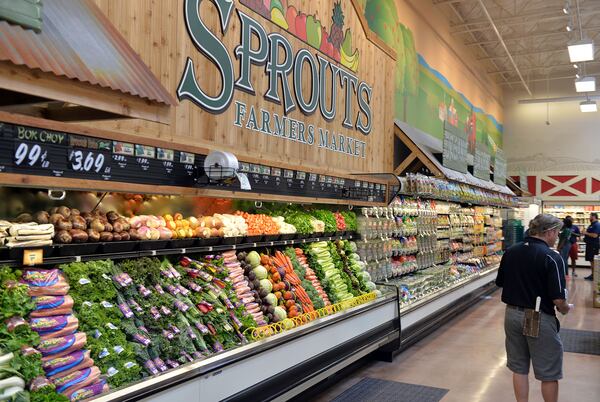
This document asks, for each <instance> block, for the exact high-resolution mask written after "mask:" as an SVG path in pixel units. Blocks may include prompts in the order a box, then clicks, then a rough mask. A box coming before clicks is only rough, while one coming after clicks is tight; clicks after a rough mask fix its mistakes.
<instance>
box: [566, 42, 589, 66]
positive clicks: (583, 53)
mask: <svg viewBox="0 0 600 402" xmlns="http://www.w3.org/2000/svg"><path fill="white" fill-rule="evenodd" d="M568 49H569V58H570V59H571V63H576V62H580V61H590V60H594V42H593V41H592V40H591V39H584V40H581V41H578V42H574V43H572V44H570V45H569V46H568Z"/></svg>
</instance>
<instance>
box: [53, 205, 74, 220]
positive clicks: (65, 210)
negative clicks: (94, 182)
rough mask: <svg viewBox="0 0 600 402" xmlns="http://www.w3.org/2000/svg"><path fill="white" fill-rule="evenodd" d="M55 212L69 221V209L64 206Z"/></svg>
mask: <svg viewBox="0 0 600 402" xmlns="http://www.w3.org/2000/svg"><path fill="white" fill-rule="evenodd" d="M56 212H57V213H59V214H61V215H62V216H63V217H64V218H65V219H69V218H70V217H71V209H69V208H68V207H65V206H64V205H63V206H61V207H58V211H56Z"/></svg>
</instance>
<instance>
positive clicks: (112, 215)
mask: <svg viewBox="0 0 600 402" xmlns="http://www.w3.org/2000/svg"><path fill="white" fill-rule="evenodd" d="M106 218H107V219H108V220H109V221H110V222H115V221H116V220H117V219H120V218H121V215H119V214H118V213H116V212H115V211H110V212H108V213H107V214H106Z"/></svg>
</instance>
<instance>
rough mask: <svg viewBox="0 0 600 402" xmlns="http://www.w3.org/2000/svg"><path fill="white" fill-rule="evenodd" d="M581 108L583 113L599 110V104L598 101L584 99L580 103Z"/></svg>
mask: <svg viewBox="0 0 600 402" xmlns="http://www.w3.org/2000/svg"><path fill="white" fill-rule="evenodd" d="M579 110H581V111H582V112H583V113H590V112H597V111H598V105H597V104H596V101H591V100H588V101H583V102H581V103H579Z"/></svg>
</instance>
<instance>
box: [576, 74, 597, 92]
mask: <svg viewBox="0 0 600 402" xmlns="http://www.w3.org/2000/svg"><path fill="white" fill-rule="evenodd" d="M575 90H576V91H577V92H594V91H595V90H596V78H595V77H583V78H580V79H577V80H575Z"/></svg>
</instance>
